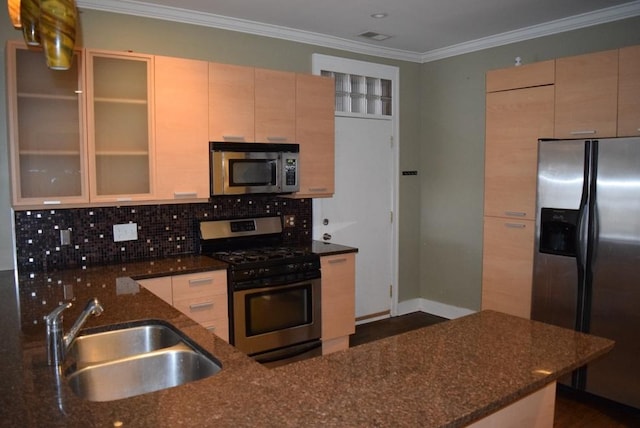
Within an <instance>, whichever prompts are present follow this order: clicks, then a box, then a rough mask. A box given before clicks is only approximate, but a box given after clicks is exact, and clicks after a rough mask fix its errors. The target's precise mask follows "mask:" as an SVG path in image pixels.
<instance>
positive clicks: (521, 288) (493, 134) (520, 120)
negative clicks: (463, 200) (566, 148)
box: [482, 61, 554, 318]
mask: <svg viewBox="0 0 640 428" xmlns="http://www.w3.org/2000/svg"><path fill="white" fill-rule="evenodd" d="M553 65H554V64H553V61H547V62H545V63H543V64H541V65H540V64H537V65H531V66H523V67H514V68H510V69H506V70H498V71H495V72H494V71H492V72H489V73H488V74H487V89H489V88H491V89H494V90H496V89H497V90H498V91H497V92H489V93H487V96H486V135H485V137H486V138H485V201H484V203H485V205H484V216H485V217H484V230H483V232H484V239H483V252H482V254H483V259H482V309H493V310H497V311H501V312H506V313H509V314H513V315H517V316H521V317H524V318H529V317H530V311H531V286H532V278H531V276H532V272H533V237H534V231H535V217H536V212H535V209H536V181H537V154H538V138H541V137H545V136H546V137H550V136H552V135H553V127H554V85H553V83H554V78H553V76H554V73H553V70H554V68H553ZM532 72H534V73H532ZM535 73H542V75H543V76H544V78H540V77H538V76H536V74H535ZM500 79H504V80H505V82H504V83H501V82H500ZM537 83H540V84H541V85H542V86H533V87H530V86H529V85H531V84H537ZM518 85H522V86H523V87H522V88H517V86H518ZM502 88H506V90H502Z"/></svg>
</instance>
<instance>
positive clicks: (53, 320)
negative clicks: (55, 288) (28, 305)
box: [44, 302, 73, 327]
mask: <svg viewBox="0 0 640 428" xmlns="http://www.w3.org/2000/svg"><path fill="white" fill-rule="evenodd" d="M71 306H73V303H71V302H66V303H62V304H61V305H60V306H58V307H57V308H55V309H54V310H52V311H51V312H50V313H48V314H47V315H45V316H44V320H45V321H46V322H47V327H53V326H55V325H56V324H58V323H59V322H60V320H61V319H62V312H64V310H65V309H69V308H70V307H71Z"/></svg>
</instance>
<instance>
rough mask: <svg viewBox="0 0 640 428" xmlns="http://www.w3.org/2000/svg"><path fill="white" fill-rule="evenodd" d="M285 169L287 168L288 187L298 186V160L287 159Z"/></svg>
mask: <svg viewBox="0 0 640 428" xmlns="http://www.w3.org/2000/svg"><path fill="white" fill-rule="evenodd" d="M284 168H285V177H286V185H287V186H295V185H296V169H297V162H296V159H292V158H287V159H285V163H284Z"/></svg>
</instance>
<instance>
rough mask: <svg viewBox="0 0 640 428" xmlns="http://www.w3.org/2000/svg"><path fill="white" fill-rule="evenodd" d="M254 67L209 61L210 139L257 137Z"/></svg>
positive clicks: (232, 139)
mask: <svg viewBox="0 0 640 428" xmlns="http://www.w3.org/2000/svg"><path fill="white" fill-rule="evenodd" d="M254 124H255V82H254V69H253V68H252V67H242V66H238V65H229V64H216V63H209V140H210V141H244V142H253V141H255V128H254Z"/></svg>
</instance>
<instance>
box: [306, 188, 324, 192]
mask: <svg viewBox="0 0 640 428" xmlns="http://www.w3.org/2000/svg"><path fill="white" fill-rule="evenodd" d="M309 191H310V192H326V191H327V188H326V187H309Z"/></svg>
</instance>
